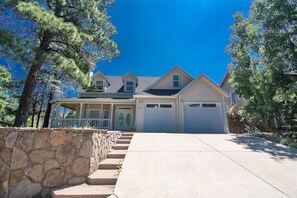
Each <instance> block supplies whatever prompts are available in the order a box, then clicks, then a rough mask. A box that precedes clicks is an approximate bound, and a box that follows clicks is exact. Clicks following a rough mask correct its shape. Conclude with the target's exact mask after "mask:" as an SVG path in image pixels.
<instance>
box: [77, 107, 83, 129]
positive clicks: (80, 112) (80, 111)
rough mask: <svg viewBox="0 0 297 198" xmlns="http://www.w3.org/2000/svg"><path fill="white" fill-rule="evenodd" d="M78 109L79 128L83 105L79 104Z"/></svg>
mask: <svg viewBox="0 0 297 198" xmlns="http://www.w3.org/2000/svg"><path fill="white" fill-rule="evenodd" d="M79 105H80V108H79V120H78V126H79V127H81V114H82V107H83V103H79Z"/></svg>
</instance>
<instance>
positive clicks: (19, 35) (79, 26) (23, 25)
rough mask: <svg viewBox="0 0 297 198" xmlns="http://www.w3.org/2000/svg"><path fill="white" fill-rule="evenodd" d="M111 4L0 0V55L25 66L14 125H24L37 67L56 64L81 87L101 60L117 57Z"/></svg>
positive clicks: (76, 0) (86, 0) (85, 0)
mask: <svg viewBox="0 0 297 198" xmlns="http://www.w3.org/2000/svg"><path fill="white" fill-rule="evenodd" d="M113 3H114V1H113V0H47V1H42V0H40V1H18V0H1V1H0V21H1V23H0V34H1V38H0V54H1V55H2V57H3V58H7V59H10V60H12V61H16V62H19V63H22V64H23V65H27V66H28V67H29V71H28V74H27V77H26V81H25V85H24V89H23V93H22V95H21V99H20V104H19V108H18V112H17V115H16V119H15V122H14V126H25V125H26V120H27V117H28V112H29V110H30V109H29V106H30V102H31V99H32V94H33V92H34V86H35V82H36V80H37V78H38V76H39V74H40V71H41V68H42V67H45V66H46V65H51V64H52V65H56V66H58V67H59V68H60V69H61V70H63V72H65V73H67V74H68V76H70V77H71V78H72V79H74V80H75V81H76V82H78V83H80V84H81V85H82V86H83V87H88V86H89V85H90V79H89V78H88V77H87V75H86V74H87V72H88V71H89V70H90V69H92V68H90V67H91V66H90V65H93V64H94V63H97V62H98V61H99V60H107V61H111V59H112V58H114V57H117V56H118V55H119V51H118V49H117V45H116V43H115V42H114V41H112V40H111V37H112V36H113V35H114V34H116V29H115V27H114V26H113V25H112V24H111V22H110V17H109V16H108V15H107V8H108V7H111V6H112V5H113Z"/></svg>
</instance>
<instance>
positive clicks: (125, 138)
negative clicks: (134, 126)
mask: <svg viewBox="0 0 297 198" xmlns="http://www.w3.org/2000/svg"><path fill="white" fill-rule="evenodd" d="M132 137H133V136H122V137H120V138H119V140H131V139H132Z"/></svg>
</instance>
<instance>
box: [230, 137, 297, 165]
mask: <svg viewBox="0 0 297 198" xmlns="http://www.w3.org/2000/svg"><path fill="white" fill-rule="evenodd" d="M228 141H231V142H234V143H236V144H240V145H244V147H245V148H246V149H250V150H253V151H256V152H260V153H268V154H270V155H271V156H272V158H273V159H275V160H282V159H288V158H289V159H297V149H293V148H289V147H286V146H283V145H281V144H278V143H276V142H272V141H270V140H266V139H264V138H260V137H255V136H251V135H234V136H232V139H230V140H228Z"/></svg>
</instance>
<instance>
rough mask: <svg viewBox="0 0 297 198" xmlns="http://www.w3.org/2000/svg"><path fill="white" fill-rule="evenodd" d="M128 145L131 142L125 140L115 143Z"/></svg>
mask: <svg viewBox="0 0 297 198" xmlns="http://www.w3.org/2000/svg"><path fill="white" fill-rule="evenodd" d="M130 143H131V140H126V139H123V140H118V141H117V144H130Z"/></svg>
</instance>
